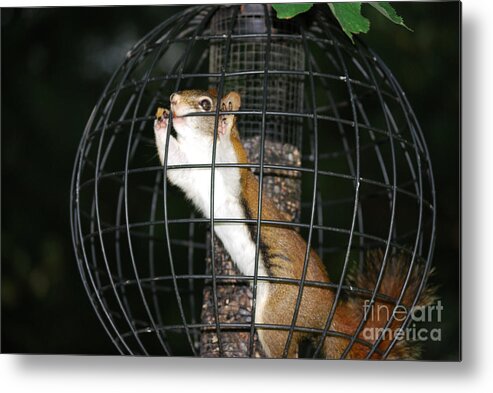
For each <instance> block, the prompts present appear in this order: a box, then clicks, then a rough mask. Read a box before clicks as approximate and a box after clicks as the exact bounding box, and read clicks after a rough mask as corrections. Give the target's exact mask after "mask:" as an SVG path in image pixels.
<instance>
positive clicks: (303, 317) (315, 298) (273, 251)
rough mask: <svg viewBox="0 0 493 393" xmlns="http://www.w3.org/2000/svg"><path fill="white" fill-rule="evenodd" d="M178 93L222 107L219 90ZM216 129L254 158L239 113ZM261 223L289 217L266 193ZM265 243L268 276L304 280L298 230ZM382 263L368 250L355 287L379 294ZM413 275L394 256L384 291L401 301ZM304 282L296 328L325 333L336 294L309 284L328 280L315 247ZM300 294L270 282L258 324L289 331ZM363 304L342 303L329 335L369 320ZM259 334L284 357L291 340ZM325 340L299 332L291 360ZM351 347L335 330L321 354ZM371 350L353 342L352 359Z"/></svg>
mask: <svg viewBox="0 0 493 393" xmlns="http://www.w3.org/2000/svg"><path fill="white" fill-rule="evenodd" d="M180 94H181V96H183V97H185V98H186V99H189V100H190V105H195V106H196V105H197V97H201V96H207V97H210V98H212V99H213V102H214V105H213V108H212V109H211V110H215V107H216V102H217V98H216V92H215V91H209V92H203V91H189V92H181V93H180ZM240 105H241V100H240V96H239V94H238V93H235V92H231V93H229V94H227V95H226V96H224V97H223V98H222V99H221V110H223V111H237V110H238V109H239V108H240ZM213 119H214V117H209V118H208V119H207V121H206V125H204V123H202V127H205V128H207V132H210V133H213V128H214V125H213V124H214V121H213ZM199 120H200V121H202V122H203V120H202V119H201V118H199V117H197V121H199ZM218 124H219V127H218V132H219V133H220V134H222V135H227V133H228V132H229V135H230V138H231V142H232V144H233V148H234V149H235V152H236V156H237V161H238V163H242V164H247V163H248V158H247V154H246V151H245V149H244V148H243V145H242V143H241V141H240V137H239V132H238V129H237V126H236V118H235V116H234V115H220V119H219V123H218ZM240 176H241V190H242V195H241V198H242V201H243V203H244V206H245V210H246V211H245V214H246V215H247V216H248V217H249V218H252V219H257V214H258V195H259V184H258V181H257V178H256V177H255V176H254V175H253V173H252V171H251V170H250V169H249V168H240ZM262 219H263V220H272V221H283V222H285V220H286V218H285V215H283V214H282V213H281V212H280V211H279V210H278V209H277V208H276V207H275V206H274V204H273V202H272V201H271V200H270V199H268V198H267V197H266V196H265V194H264V195H263V198H262ZM251 229H252V231H255V230H256V226H255V225H254V226H252V227H251ZM260 244H261V252H262V259H263V262H264V265H265V267H266V269H267V272H268V274H269V276H272V277H279V278H289V279H295V280H300V279H301V277H302V273H303V268H304V260H305V253H306V251H307V244H306V242H305V241H304V239H303V238H302V237H301V236H300V235H299V234H298V232H297V231H296V230H295V229H294V228H293V227H289V226H285V225H273V224H272V225H271V224H265V223H264V224H262V226H261V234H260ZM382 259H383V255H382V254H381V253H378V252H374V253H370V254H369V255H368V258H367V263H366V269H365V270H364V273H357V274H350V280H351V281H352V284H353V285H354V286H356V287H358V288H361V289H367V290H370V291H373V290H374V289H375V284H376V282H377V277H378V274H379V272H380V268H381V264H382ZM407 271H408V262H407V259H406V258H405V257H404V256H402V255H399V256H391V257H390V258H389V260H388V262H387V266H386V269H385V272H384V275H383V279H382V281H381V284H380V287H379V289H378V293H380V294H382V295H386V296H388V297H391V298H397V297H398V296H399V294H400V292H401V289H402V288H403V284H404V281H405V278H406V274H407ZM421 273H422V272H421V271H420V270H419V268H415V269H414V270H413V271H412V273H411V276H410V280H409V284H408V287H407V290H406V291H405V294H404V297H403V299H402V302H401V303H402V304H403V305H404V306H406V307H409V306H410V305H411V304H412V301H413V300H414V296H415V294H416V292H417V290H418V285H419V282H420V278H421V276H420V274H421ZM305 280H306V281H305V282H306V283H307V285H305V286H304V288H303V295H302V299H301V304H300V308H299V314H298V317H297V320H296V326H297V327H307V328H317V329H323V328H324V327H325V324H326V320H327V317H328V315H329V312H330V310H331V307H332V304H333V302H334V297H335V294H334V291H333V289H329V288H320V287H315V286H310V285H309V282H310V281H320V282H324V283H328V282H330V279H329V276H328V274H327V271H326V270H325V267H324V264H323V263H322V261H321V260H320V258H319V256H318V255H317V254H316V253H315V251H313V250H310V252H309V258H308V261H307V270H306V278H305ZM299 289H300V287H299V285H298V284H297V283H285V282H284V283H283V282H277V283H276V282H270V283H269V284H268V297H267V300H266V302H265V304H264V305H263V309H262V310H257V313H258V315H259V316H260V318H259V319H257V320H256V322H259V323H264V324H274V325H284V326H290V325H291V322H292V318H293V315H294V310H295V304H296V300H297V297H298V293H299ZM433 301H434V297H433V290H432V289H428V290H426V291H425V292H424V294H423V295H422V297H421V303H420V304H421V305H428V304H430V303H431V302H433ZM364 304H365V298H363V297H361V296H360V297H352V298H350V299H349V300H347V301H345V302H343V301H340V302H339V304H338V305H337V308H336V312H335V314H334V318H333V320H332V323H331V326H330V331H332V332H338V333H344V334H347V335H349V336H353V335H354V333H355V330H356V328H357V326H358V325H359V323H360V321H361V319H362V318H363V313H364ZM394 306H395V304H393V303H386V302H384V301H382V300H377V301H376V302H375V304H374V306H373V309H372V310H370V312H369V315H368V319H367V321H366V323H365V325H364V328H367V329H373V328H380V327H383V326H384V325H385V324H386V322H387V320H388V316H389V315H392V311H393V308H394ZM400 324H401V322H398V321H394V322H393V323H392V324H391V325H390V329H392V330H395V329H397V328H399V327H400ZM258 334H259V337H260V340H261V343H262V345H263V347H264V350H265V352H266V353H267V355H268V356H269V357H273V358H279V357H282V355H283V351H284V347H285V344H286V339H287V336H288V332H287V331H286V330H273V329H268V328H262V326H259V327H258ZM319 338H320V335H318V337H317V335H309V334H308V333H303V332H299V331H297V332H294V334H293V336H292V341H291V344H290V347H289V349H288V357H291V358H293V357H297V356H298V349H299V344H300V342H301V341H302V340H304V339H311V340H313V341H314V342H318V339H319ZM358 338H359V339H361V340H363V341H365V342H369V343H371V344H372V343H374V340H371V339H370V340H368V339H365V337H364V330H363V331H362V333H360V335H359V337H358ZM390 342H391V340H389V339H388V338H386V339H384V340H382V342H381V343H380V344H379V346H378V350H379V351H381V352H384V351H385V350H386V349H387V348H388V346H389V344H390ZM348 344H349V340H348V339H347V338H345V337H338V336H336V335H333V334H331V333H330V332H329V334H328V335H327V337H326V339H325V340H324V343H323V356H324V357H326V358H339V357H341V355H342V354H343V352H344V351H345V349H346V347H347V346H348ZM369 350H370V349H369V347H368V346H366V345H364V344H361V343H358V342H355V343H354V345H353V346H352V347H351V350H350V351H349V352H348V354H347V356H346V357H347V358H349V359H363V358H365V357H366V356H367V355H368V352H369ZM418 355H419V350H418V349H417V347H416V346H413V345H411V343H408V342H405V341H403V340H400V341H397V344H396V345H395V346H394V347H393V349H392V351H391V352H390V354H389V358H393V359H396V358H398V359H409V358H415V357H417V356H418ZM380 357H381V356H380V355H379V353H378V352H375V353H374V354H373V355H372V356H371V358H372V359H378V358H380Z"/></svg>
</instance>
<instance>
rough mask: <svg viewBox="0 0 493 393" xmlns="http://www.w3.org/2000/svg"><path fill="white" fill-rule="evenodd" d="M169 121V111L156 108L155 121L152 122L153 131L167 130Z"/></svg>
mask: <svg viewBox="0 0 493 393" xmlns="http://www.w3.org/2000/svg"><path fill="white" fill-rule="evenodd" d="M168 119H169V110H168V109H165V108H157V111H156V119H155V120H154V130H155V131H157V130H160V129H163V128H164V129H165V130H166V129H167V128H168Z"/></svg>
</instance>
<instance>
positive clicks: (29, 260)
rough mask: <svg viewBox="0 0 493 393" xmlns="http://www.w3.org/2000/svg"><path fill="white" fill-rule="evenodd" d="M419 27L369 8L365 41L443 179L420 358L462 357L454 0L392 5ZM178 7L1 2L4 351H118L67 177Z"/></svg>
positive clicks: (437, 178)
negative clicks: (72, 220)
mask: <svg viewBox="0 0 493 393" xmlns="http://www.w3.org/2000/svg"><path fill="white" fill-rule="evenodd" d="M395 8H396V10H397V11H398V13H399V14H400V15H402V16H403V17H404V20H405V21H406V24H407V25H408V26H410V27H411V28H412V29H413V30H414V32H413V33H411V32H409V31H407V30H405V29H402V28H399V27H398V26H395V25H393V24H391V23H390V22H387V21H386V20H385V19H384V18H383V17H381V16H380V15H378V14H377V13H376V12H374V11H373V10H372V9H370V8H369V7H366V8H364V11H363V13H364V14H366V15H367V16H370V18H371V20H372V28H371V31H370V33H369V34H367V35H366V36H365V37H364V40H365V41H366V42H367V43H368V44H369V46H371V47H372V48H373V49H375V51H376V52H377V53H379V55H380V56H381V57H382V59H383V60H384V61H385V62H386V63H387V65H388V66H389V67H390V69H391V70H392V71H393V73H394V75H395V76H396V77H397V79H398V80H399V82H400V84H401V86H402V87H403V89H404V90H405V91H406V93H407V96H408V98H409V100H410V102H411V104H412V106H413V109H414V111H415V112H416V115H417V118H418V119H419V121H420V124H421V126H422V129H423V132H424V134H425V138H426V140H427V142H428V147H429V150H430V155H431V158H432V162H433V167H434V172H435V182H436V189H437V205H438V217H437V244H436V249H435V258H434V265H435V266H436V268H437V273H436V275H435V278H434V282H435V283H437V284H439V285H440V289H439V296H440V297H441V299H442V304H443V306H444V312H443V315H442V322H441V324H440V327H441V328H442V341H441V342H440V343H429V344H427V345H426V347H425V353H424V355H423V357H424V358H425V359H442V360H453V359H458V357H459V356H460V308H459V306H460V304H459V301H460V275H459V262H460V217H459V207H460V179H459V175H460V158H459V157H460V140H459V138H460V136H459V132H460V131H459V124H460V118H459V115H460V113H459V109H460V107H459V105H460V90H459V72H460V69H459V66H460V57H459V45H460V30H459V29H460V5H459V3H458V2H439V3H438V2H437V3H422V2H417V3H396V4H395ZM180 9H181V8H179V7H109V8H106V7H100V8H35V9H33V8H24V9H2V11H1V25H2V31H1V33H2V42H1V45H2V52H1V55H2V62H1V67H2V74H1V80H2V97H1V98H2V106H1V110H2V112H1V113H2V118H1V126H2V144H1V153H2V162H1V164H2V209H1V213H2V238H1V240H2V271H1V272H2V281H1V284H2V292H1V295H2V303H1V307H2V309H1V317H2V325H1V328H2V336H1V344H2V347H1V350H2V352H4V353H11V352H17V353H81V354H115V353H116V350H115V349H114V347H113V346H112V345H111V342H110V340H109V339H108V337H107V336H106V334H105V332H104V330H103V328H102V327H101V325H100V324H99V322H98V320H97V317H96V315H95V314H94V312H93V310H92V308H91V306H90V303H89V300H88V299H87V297H86V294H85V291H84V289H83V286H82V283H81V280H80V278H79V275H78V271H77V267H76V263H75V258H74V256H73V252H72V243H71V235H70V226H69V191H70V176H71V171H72V167H73V163H74V158H75V152H76V149H77V145H78V143H79V138H80V137H81V135H82V131H83V129H84V125H85V123H86V121H87V119H88V117H89V114H90V112H91V110H92V108H93V106H94V104H95V103H96V101H97V99H98V97H99V95H100V93H101V92H102V90H103V88H104V86H105V84H106V82H107V80H108V78H109V76H110V74H111V72H112V71H113V70H114V69H115V68H116V67H117V66H118V65H119V64H120V62H121V61H122V59H123V57H124V55H125V53H126V51H127V50H128V49H129V48H130V47H131V46H132V44H133V43H135V42H136V41H137V40H138V39H139V38H140V37H141V36H143V35H144V34H145V33H146V32H148V31H149V30H151V29H152V28H153V27H154V26H156V25H157V24H159V23H160V22H162V21H163V20H164V19H166V18H167V17H169V16H170V15H172V14H174V13H175V12H177V11H178V10H180Z"/></svg>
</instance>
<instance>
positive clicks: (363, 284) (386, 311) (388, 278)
mask: <svg viewBox="0 0 493 393" xmlns="http://www.w3.org/2000/svg"><path fill="white" fill-rule="evenodd" d="M382 261H383V253H382V252H381V251H373V252H370V253H368V255H367V258H366V266H365V269H364V270H363V271H362V272H355V271H353V272H351V273H350V274H349V275H348V281H349V284H350V285H352V286H355V287H357V288H360V289H366V290H369V291H373V290H374V289H375V286H376V283H377V279H378V276H379V274H380V270H381V266H382ZM408 270H409V258H408V257H406V256H404V255H394V256H392V257H389V258H388V261H387V264H386V267H385V271H384V274H383V277H382V280H381V283H380V287H379V288H378V294H380V295H384V296H385V297H389V298H391V299H397V298H398V297H399V295H400V293H401V290H402V288H403V286H404V283H405V282H406V276H407V274H408ZM432 270H433V269H432ZM432 270H430V271H429V272H428V276H429V275H431V274H432ZM422 277H423V267H422V266H420V265H418V264H416V266H415V267H414V268H413V270H412V272H411V274H410V277H409V280H408V281H407V287H406V291H405V292H404V296H403V298H402V300H401V303H400V304H401V305H402V306H404V307H399V308H397V309H396V318H394V320H393V322H392V323H391V324H390V325H389V327H388V328H387V330H385V331H384V330H383V328H384V327H385V325H386V324H387V322H388V320H389V318H390V317H392V315H393V313H394V309H395V307H396V304H395V300H394V301H393V302H392V301H390V300H389V301H387V300H382V299H378V298H377V299H376V300H375V302H374V304H373V306H372V307H371V308H370V307H369V305H370V299H369V297H363V296H355V297H351V298H350V299H348V300H347V301H346V302H343V303H341V304H339V306H338V307H337V310H336V314H335V316H334V321H333V324H332V326H333V329H334V330H336V331H338V332H341V333H345V334H348V335H351V336H352V335H353V334H354V332H355V331H356V328H357V327H358V325H359V323H360V321H361V319H362V318H363V316H364V312H365V310H366V309H369V310H368V314H367V320H366V322H365V324H364V325H363V329H362V330H361V333H360V334H359V336H358V338H359V339H360V340H361V341H360V342H358V341H356V342H355V343H354V345H353V346H352V348H351V350H350V351H349V352H348V354H347V356H346V358H347V359H365V358H366V357H367V355H368V353H369V352H370V349H371V348H370V347H369V346H368V345H365V344H363V343H362V342H366V343H371V344H374V343H375V342H376V341H377V339H378V338H379V337H380V335H381V334H383V336H384V338H383V339H382V340H381V342H380V344H379V345H378V350H377V351H375V352H374V353H373V354H372V356H371V357H370V358H371V359H380V358H382V355H381V354H382V353H384V352H385V351H386V350H387V348H388V347H389V345H390V344H391V343H392V341H393V340H394V337H395V334H396V332H397V331H398V330H399V328H401V326H402V323H403V320H404V319H405V316H407V313H409V312H412V310H410V307H411V305H412V303H413V301H414V297H415V295H416V293H417V291H418V289H419V285H420V283H421V279H422ZM435 293H436V288H435V287H430V286H427V287H425V289H424V290H423V292H422V293H421V296H420V298H419V299H418V302H417V304H416V306H415V307H418V306H419V307H423V306H428V305H431V304H433V303H434V302H435V300H436V296H435ZM404 308H405V309H406V310H407V311H405V309H404ZM403 333H404V334H403V337H400V338H399V339H397V340H396V343H395V345H394V346H393V347H392V349H391V351H390V352H389V354H388V356H387V359H416V358H418V357H419V356H420V353H421V348H420V345H419V343H417V342H413V341H410V340H406V335H405V332H403ZM348 344H349V341H348V340H347V339H343V338H340V337H329V338H327V339H326V340H325V343H324V348H323V350H324V354H325V357H326V358H339V357H340V356H341V355H342V354H343V352H344V350H345V349H346V347H347V345H348Z"/></svg>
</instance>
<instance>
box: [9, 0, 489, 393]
mask: <svg viewBox="0 0 493 393" xmlns="http://www.w3.org/2000/svg"><path fill="white" fill-rule="evenodd" d="M215 2H217V1H215ZM230 2H234V1H230ZM130 3H132V4H136V3H135V2H128V1H118V2H91V1H63V2H62V1H51V2H45V3H41V2H35V1H3V0H2V1H0V5H1V6H3V7H5V6H32V5H37V6H40V5H75V4H78V5H94V4H98V5H101V4H110V5H116V4H130ZM143 3H144V4H163V2H157V1H145V2H143ZM180 3H182V4H185V3H192V2H187V1H180ZM492 3H493V2H489V1H484V0H464V1H463V130H462V134H463V137H462V142H463V149H462V152H463V196H462V207H463V213H462V217H463V227H462V231H463V232H462V233H463V262H462V263H463V269H462V270H463V334H462V337H463V358H464V360H463V362H462V363H431V362H413V363H410V362H395V363H390V362H387V363H382V362H378V363H377V362H375V363H372V362H341V361H313V360H312V361H310V360H305V361H271V360H261V361H255V360H232V359H218V360H211V359H184V358H172V359H165V358H151V359H147V358H128V357H90V356H34V355H31V356H20V355H1V356H0V390H1V391H4V392H16V391H23V392H26V391H27V392H42V391H45V390H46V389H47V388H49V389H50V392H64V393H65V392H67V391H70V392H84V393H89V392H93V391H96V392H98V391H105V392H119V393H122V392H158V391H166V392H172V391H175V390H177V391H180V392H181V391H182V390H183V391H187V392H188V391H196V392H200V393H206V392H215V393H218V392H222V391H230V392H240V391H249V392H255V393H257V391H264V390H268V391H271V390H272V391H280V390H282V391H283V392H284V391H296V392H301V393H305V392H309V391H311V389H321V390H320V391H323V392H330V391H336V392H339V391H347V390H350V391H352V390H356V389H358V390H359V391H361V392H364V393H366V392H370V391H378V392H379V393H384V392H392V393H395V392H396V391H399V392H400V391H403V392H408V391H412V392H416V391H420V390H424V391H431V390H433V391H443V390H445V388H446V389H447V391H448V392H460V393H464V392H472V391H486V389H487V388H488V387H489V388H491V387H493V382H492V379H493V378H492V376H491V363H492V359H493V340H492V338H491V334H490V331H491V329H492V328H493V318H492V315H493V309H492V306H491V304H490V302H489V300H490V299H491V298H492V296H491V291H490V288H491V287H492V283H491V282H490V281H491V280H492V279H493V260H492V258H491V257H490V255H491V247H492V243H493V242H492V240H491V236H492V235H491V234H492V227H493V215H492V210H493V193H492V190H493V175H492V169H493V127H492V126H491V125H492V123H493V110H492V106H493V100H492V99H491V97H492V93H493V84H492V79H493V62H492V55H491V53H492V48H493V47H492V45H491V40H492V38H493V22H491V20H492V19H493V10H492V8H493V7H492V6H491V4H492ZM488 257H489V258H488ZM485 388H486V389H485Z"/></svg>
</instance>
